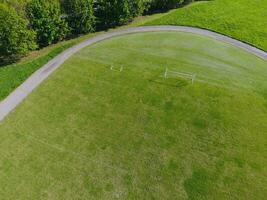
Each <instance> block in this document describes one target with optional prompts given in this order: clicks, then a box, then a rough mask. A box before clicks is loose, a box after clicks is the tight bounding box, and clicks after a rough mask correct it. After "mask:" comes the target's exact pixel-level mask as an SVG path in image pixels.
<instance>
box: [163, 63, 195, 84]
mask: <svg viewBox="0 0 267 200" xmlns="http://www.w3.org/2000/svg"><path fill="white" fill-rule="evenodd" d="M168 74H170V76H171V75H173V76H178V77H181V78H188V79H191V83H192V84H194V82H195V79H196V76H197V75H196V74H189V73H183V72H178V71H173V70H169V69H168V68H167V67H166V70H165V73H164V77H165V78H168Z"/></svg>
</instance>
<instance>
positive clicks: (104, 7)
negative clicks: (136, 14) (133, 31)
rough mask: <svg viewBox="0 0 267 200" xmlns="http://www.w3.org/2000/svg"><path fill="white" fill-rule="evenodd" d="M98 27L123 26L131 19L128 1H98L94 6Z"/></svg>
mask: <svg viewBox="0 0 267 200" xmlns="http://www.w3.org/2000/svg"><path fill="white" fill-rule="evenodd" d="M95 8H96V9H95V10H96V12H95V14H96V17H97V23H98V27H101V28H108V27H114V26H118V25H122V24H125V23H126V22H128V21H130V20H131V19H132V16H131V12H130V6H129V1H128V0H98V1H96V4H95Z"/></svg>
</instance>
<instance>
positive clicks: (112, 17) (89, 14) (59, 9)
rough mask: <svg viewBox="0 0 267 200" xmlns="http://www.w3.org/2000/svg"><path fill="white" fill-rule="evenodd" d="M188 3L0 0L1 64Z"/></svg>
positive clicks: (174, 0) (176, 0) (179, 0)
mask: <svg viewBox="0 0 267 200" xmlns="http://www.w3.org/2000/svg"><path fill="white" fill-rule="evenodd" d="M187 1H191V0H0V64H5V63H7V62H15V61H16V60H17V59H19V58H21V57H22V56H24V55H25V54H27V52H28V51H30V50H33V49H36V48H42V47H45V46H48V45H50V44H52V43H56V42H58V41H60V40H63V39H65V38H68V37H73V36H76V35H79V34H85V33H89V32H93V31H97V30H102V29H107V28H110V27H115V26H119V25H123V24H126V23H128V22H130V21H131V20H132V19H133V18H134V17H136V16H140V15H142V14H148V13H153V12H159V11H165V10H168V9H172V8H176V7H177V6H179V5H181V4H183V3H187Z"/></svg>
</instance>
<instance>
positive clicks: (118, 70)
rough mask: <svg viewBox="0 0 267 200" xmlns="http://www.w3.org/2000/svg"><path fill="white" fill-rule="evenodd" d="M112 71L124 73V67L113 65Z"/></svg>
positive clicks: (111, 66)
mask: <svg viewBox="0 0 267 200" xmlns="http://www.w3.org/2000/svg"><path fill="white" fill-rule="evenodd" d="M110 70H112V71H117V72H122V71H123V65H121V66H120V68H118V67H114V66H113V65H110Z"/></svg>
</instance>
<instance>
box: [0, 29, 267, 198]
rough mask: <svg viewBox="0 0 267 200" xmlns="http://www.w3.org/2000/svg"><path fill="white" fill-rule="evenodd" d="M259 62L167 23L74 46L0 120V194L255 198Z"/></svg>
mask: <svg viewBox="0 0 267 200" xmlns="http://www.w3.org/2000/svg"><path fill="white" fill-rule="evenodd" d="M266 64H267V63H266V62H265V61H263V60H261V59H259V58H257V57H255V56H253V55H250V54H248V53H247V52H244V51H243V50H240V49H237V48H235V47H233V46H231V45H228V44H224V43H222V42H218V41H214V40H213V39H209V38H206V37H203V36H197V35H194V34H185V33H174V32H161V33H142V34H134V35H127V36H121V37H117V38H113V39H110V40H106V41H104V42H101V43H98V44H95V45H93V46H91V47H87V48H85V49H83V50H82V51H80V52H78V53H77V54H76V55H74V56H73V57H72V58H71V59H70V60H68V61H67V62H66V63H65V64H64V65H63V66H62V67H61V68H60V69H59V70H58V71H56V73H54V74H53V75H52V76H51V77H50V78H49V79H48V80H47V81H45V82H44V83H43V84H42V85H41V86H40V87H39V88H38V89H37V90H35V91H34V92H33V93H32V94H31V95H30V96H29V97H28V98H27V99H26V100H25V101H24V102H23V103H22V104H21V105H20V106H19V107H18V108H17V109H16V110H15V112H14V113H12V114H11V115H9V117H8V118H7V119H6V120H5V121H4V122H2V123H1V124H0V196H1V198H3V199H21V200H22V199H27V200H30V199H34V200H36V199H53V200H57V199H64V200H68V199H187V198H188V199H265V197H266V195H267V191H266V187H267V180H266V176H267V169H266V164H267V154H266V146H267V136H266V132H267V124H266V120H267V95H266V94H267V93H266V92H267V81H266V80H267V79H266V78H267V77H266V76H267V65H266ZM111 65H113V66H114V70H110V66H111ZM121 66H123V71H122V72H119V71H116V70H118V69H120V67H121ZM166 66H167V67H168V68H169V69H171V70H174V71H179V72H185V73H191V74H197V79H196V82H195V83H194V84H191V82H190V80H187V79H184V78H179V77H175V76H174V77H172V78H170V77H168V78H164V76H163V75H164V71H165V68H166Z"/></svg>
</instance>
